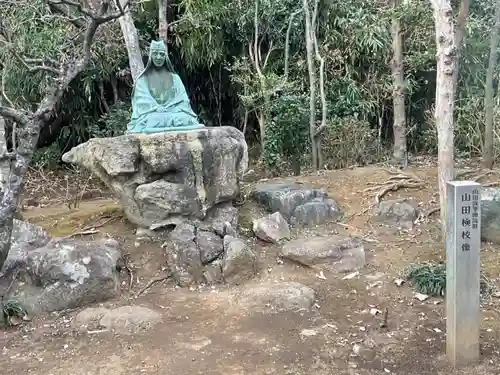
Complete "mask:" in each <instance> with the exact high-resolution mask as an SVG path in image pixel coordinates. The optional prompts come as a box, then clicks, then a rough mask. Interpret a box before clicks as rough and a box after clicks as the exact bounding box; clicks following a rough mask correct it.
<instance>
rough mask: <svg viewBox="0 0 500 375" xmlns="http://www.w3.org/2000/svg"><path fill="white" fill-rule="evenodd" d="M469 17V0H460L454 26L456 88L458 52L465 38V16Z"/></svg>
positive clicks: (454, 81) (454, 75) (455, 82)
mask: <svg viewBox="0 0 500 375" xmlns="http://www.w3.org/2000/svg"><path fill="white" fill-rule="evenodd" d="M468 17H469V0H461V2H460V10H459V11H458V17H457V26H456V28H455V56H456V59H455V60H456V61H455V70H453V87H454V90H455V95H454V96H453V97H454V98H455V96H456V90H457V86H458V73H459V70H460V69H459V65H460V53H461V52H462V43H463V41H464V38H465V26H466V25H467V18H468Z"/></svg>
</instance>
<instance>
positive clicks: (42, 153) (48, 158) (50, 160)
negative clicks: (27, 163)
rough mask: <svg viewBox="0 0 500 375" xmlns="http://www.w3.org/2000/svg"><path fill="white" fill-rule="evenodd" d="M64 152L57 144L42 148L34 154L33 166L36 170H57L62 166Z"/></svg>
mask: <svg viewBox="0 0 500 375" xmlns="http://www.w3.org/2000/svg"><path fill="white" fill-rule="evenodd" d="M62 154H63V153H62V151H61V149H60V147H59V144H58V143H57V142H54V143H53V144H51V145H50V146H47V147H44V148H40V149H38V150H36V151H35V152H34V154H33V160H32V165H33V166H34V167H35V168H44V169H57V168H59V167H60V166H61V163H62V161H61V158H62Z"/></svg>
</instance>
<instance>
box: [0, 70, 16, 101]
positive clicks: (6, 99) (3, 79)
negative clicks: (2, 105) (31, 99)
mask: <svg viewBox="0 0 500 375" xmlns="http://www.w3.org/2000/svg"><path fill="white" fill-rule="evenodd" d="M5 72H6V70H5V66H4V68H3V69H2V85H1V91H2V97H3V98H4V100H5V101H6V102H7V104H8V105H9V106H10V107H14V105H13V104H12V100H10V98H9V97H8V96H7V93H6V92H5ZM1 101H2V98H0V102H1Z"/></svg>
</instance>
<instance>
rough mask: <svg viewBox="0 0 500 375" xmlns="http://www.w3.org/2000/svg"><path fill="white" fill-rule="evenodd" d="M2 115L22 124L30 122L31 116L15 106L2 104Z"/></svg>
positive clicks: (0, 112)
mask: <svg viewBox="0 0 500 375" xmlns="http://www.w3.org/2000/svg"><path fill="white" fill-rule="evenodd" d="M0 116H2V117H4V118H6V119H10V120H12V121H15V122H17V123H18V124H19V125H21V126H26V125H27V124H29V122H30V117H29V116H28V115H26V114H25V113H23V112H21V111H19V110H16V109H14V108H10V107H6V106H2V105H0Z"/></svg>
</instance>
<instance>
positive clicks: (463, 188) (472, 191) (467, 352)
mask: <svg viewBox="0 0 500 375" xmlns="http://www.w3.org/2000/svg"><path fill="white" fill-rule="evenodd" d="M447 190H448V212H447V223H446V354H447V356H448V359H449V360H450V362H451V363H452V365H454V366H461V365H465V364H468V363H471V362H473V361H475V360H477V359H478V358H479V322H480V320H479V314H480V309H479V292H480V291H479V283H480V263H479V252H480V247H481V224H480V218H481V198H480V194H481V185H480V184H478V183H477V182H472V181H450V182H448V184H447Z"/></svg>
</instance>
